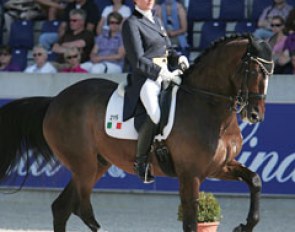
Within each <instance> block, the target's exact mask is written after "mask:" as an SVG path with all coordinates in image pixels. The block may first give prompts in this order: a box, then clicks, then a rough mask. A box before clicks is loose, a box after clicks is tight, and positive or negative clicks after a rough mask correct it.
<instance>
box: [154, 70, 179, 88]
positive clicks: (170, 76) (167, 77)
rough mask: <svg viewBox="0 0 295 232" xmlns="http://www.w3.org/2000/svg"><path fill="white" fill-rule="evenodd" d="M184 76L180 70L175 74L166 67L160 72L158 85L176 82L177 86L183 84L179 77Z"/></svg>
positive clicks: (175, 71)
mask: <svg viewBox="0 0 295 232" xmlns="http://www.w3.org/2000/svg"><path fill="white" fill-rule="evenodd" d="M181 74H182V71H181V70H180V69H176V70H174V71H173V72H170V71H169V70H168V69H167V68H166V67H165V68H164V67H163V68H162V69H161V71H160V75H159V77H158V79H157V82H158V83H161V81H165V82H171V81H172V82H174V83H176V84H181V78H180V77H179V75H181Z"/></svg>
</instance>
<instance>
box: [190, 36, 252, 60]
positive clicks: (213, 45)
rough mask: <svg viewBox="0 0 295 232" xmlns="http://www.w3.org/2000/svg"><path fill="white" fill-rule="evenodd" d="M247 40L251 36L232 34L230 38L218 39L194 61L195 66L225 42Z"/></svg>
mask: <svg viewBox="0 0 295 232" xmlns="http://www.w3.org/2000/svg"><path fill="white" fill-rule="evenodd" d="M239 38H240V39H247V38H249V34H242V35H241V34H232V35H230V36H224V37H221V38H219V39H217V40H216V41H214V42H212V44H211V45H210V46H209V47H208V48H206V49H205V50H204V51H203V52H202V54H201V55H199V56H198V57H197V58H196V59H195V60H194V64H197V63H198V62H199V61H200V60H201V59H202V58H203V57H204V56H205V55H207V54H208V53H209V52H210V51H211V50H213V49H215V48H216V47H217V46H218V45H219V44H221V43H224V42H228V41H232V40H235V39H239Z"/></svg>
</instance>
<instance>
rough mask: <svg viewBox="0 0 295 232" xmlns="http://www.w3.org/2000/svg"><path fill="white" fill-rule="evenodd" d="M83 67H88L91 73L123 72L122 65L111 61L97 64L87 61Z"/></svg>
mask: <svg viewBox="0 0 295 232" xmlns="http://www.w3.org/2000/svg"><path fill="white" fill-rule="evenodd" d="M81 67H82V68H84V69H86V70H87V71H88V72H89V73H122V68H121V66H119V65H117V64H114V63H111V62H102V63H97V64H93V63H92V62H85V63H83V64H81Z"/></svg>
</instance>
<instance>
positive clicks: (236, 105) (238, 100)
mask: <svg viewBox="0 0 295 232" xmlns="http://www.w3.org/2000/svg"><path fill="white" fill-rule="evenodd" d="M249 45H250V44H249ZM248 49H249V46H248ZM248 49H247V51H246V53H245V55H244V56H243V57H242V64H241V67H246V68H245V71H244V72H245V78H243V80H242V84H241V88H240V89H239V91H238V93H237V95H236V96H227V95H223V94H218V93H214V92H210V91H207V90H203V89H199V88H191V87H186V86H183V85H178V86H179V88H180V89H182V90H184V91H185V92H187V93H189V94H195V93H199V94H203V95H207V96H212V97H215V98H219V99H222V100H226V101H229V102H231V103H232V104H231V107H230V109H231V110H232V111H234V112H236V113H240V112H241V111H242V110H243V109H244V108H245V107H246V106H247V105H248V103H249V99H250V98H258V99H265V98H266V94H260V93H252V92H249V91H248V88H247V81H248V78H249V75H250V64H251V61H254V62H255V63H257V64H258V66H259V68H260V69H261V70H262V72H263V73H264V75H266V76H269V75H271V74H273V68H274V62H273V61H268V60H265V59H263V58H260V57H254V56H252V55H251V53H250V52H249V51H248ZM266 64H267V65H271V70H270V71H268V70H267V68H266V67H265V65H266ZM176 85H177V84H176Z"/></svg>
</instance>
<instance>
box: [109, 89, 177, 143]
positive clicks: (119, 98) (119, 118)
mask: <svg viewBox="0 0 295 232" xmlns="http://www.w3.org/2000/svg"><path fill="white" fill-rule="evenodd" d="M122 89H123V88H122V86H120V85H119V86H118V88H117V89H116V90H115V91H114V92H113V94H112V96H111V98H110V100H109V102H108V105H107V112H106V118H105V131H106V133H107V135H109V136H111V137H114V138H118V139H130V140H137V138H138V133H137V131H136V129H135V127H134V118H131V119H129V120H127V121H125V122H123V103H124V92H123V91H122ZM118 90H119V91H118ZM177 90H178V86H174V87H173V90H172V102H171V107H170V115H169V118H168V124H167V125H166V126H165V127H164V130H163V135H157V136H156V137H155V138H156V139H157V140H159V141H160V140H164V139H166V138H167V137H168V136H169V134H170V132H171V130H172V126H173V122H174V115H175V108H176V94H177ZM119 92H120V93H119Z"/></svg>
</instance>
